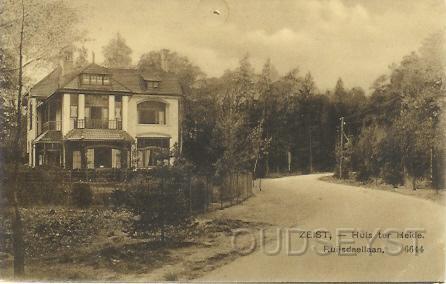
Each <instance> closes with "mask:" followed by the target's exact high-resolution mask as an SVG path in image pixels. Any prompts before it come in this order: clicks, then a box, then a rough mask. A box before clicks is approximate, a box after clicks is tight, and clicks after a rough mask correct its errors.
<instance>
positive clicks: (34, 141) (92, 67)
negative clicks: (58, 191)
mask: <svg viewBox="0 0 446 284" xmlns="http://www.w3.org/2000/svg"><path fill="white" fill-rule="evenodd" d="M27 97H28V100H27V103H28V120H27V153H28V157H29V165H30V166H32V167H35V166H41V165H50V166H60V167H63V168H66V169H85V168H87V169H95V168H149V167H151V166H154V165H156V164H157V163H159V162H160V157H161V156H162V155H160V153H166V152H168V150H169V149H172V147H173V146H174V145H176V144H177V145H180V144H181V141H180V119H181V117H180V113H181V99H182V91H181V88H180V85H179V84H178V81H177V80H176V79H175V78H174V76H173V75H172V74H170V73H167V72H161V73H141V72H139V71H138V70H136V69H119V68H105V67H103V66H100V65H97V64H95V63H91V64H89V65H88V66H85V67H83V68H74V67H73V56H72V53H69V52H67V53H65V55H64V60H63V62H62V64H61V65H60V67H59V68H56V69H55V70H54V71H53V72H51V73H50V74H49V75H47V76H46V77H45V78H44V79H42V80H41V81H40V82H38V83H37V84H36V85H35V86H34V87H33V88H31V90H30V92H29V93H28V94H27ZM163 159H167V158H166V157H164V158H163Z"/></svg>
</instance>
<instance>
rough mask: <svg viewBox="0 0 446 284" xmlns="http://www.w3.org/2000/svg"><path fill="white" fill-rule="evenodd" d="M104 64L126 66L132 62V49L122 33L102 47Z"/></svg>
mask: <svg viewBox="0 0 446 284" xmlns="http://www.w3.org/2000/svg"><path fill="white" fill-rule="evenodd" d="M102 53H103V55H104V65H105V66H107V67H113V68H126V67H130V65H131V64H132V57H131V55H132V49H131V48H130V47H129V46H128V45H127V44H126V43H125V39H124V38H123V37H122V36H121V34H120V33H117V34H116V37H115V38H113V39H111V40H110V41H109V42H108V44H107V45H105V46H103V47H102Z"/></svg>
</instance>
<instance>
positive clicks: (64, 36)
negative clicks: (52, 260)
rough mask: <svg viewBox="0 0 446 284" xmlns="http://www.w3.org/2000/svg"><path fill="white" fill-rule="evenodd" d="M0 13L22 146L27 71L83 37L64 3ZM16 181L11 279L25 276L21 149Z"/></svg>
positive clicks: (10, 6)
mask: <svg viewBox="0 0 446 284" xmlns="http://www.w3.org/2000/svg"><path fill="white" fill-rule="evenodd" d="M4 4H5V5H4V6H3V9H4V10H2V14H3V15H2V22H1V23H0V29H1V32H2V33H3V35H4V40H5V42H4V44H5V47H6V48H7V49H8V50H10V51H11V54H12V55H11V56H12V57H15V59H16V60H17V64H16V67H15V68H14V70H9V71H12V72H16V74H17V80H16V81H15V82H16V88H17V98H16V112H17V114H16V120H17V121H16V130H15V141H16V143H17V144H18V145H21V139H22V131H23V129H22V128H23V127H22V99H23V95H24V89H25V85H24V77H25V72H26V68H27V67H29V66H34V67H36V66H39V65H38V64H40V63H44V62H46V63H54V62H55V61H56V59H57V58H58V56H59V51H60V50H61V48H62V47H65V46H67V45H69V44H72V43H73V42H75V41H76V40H78V39H80V38H81V37H82V33H81V32H79V30H77V28H76V27H75V26H76V24H77V22H78V20H79V18H78V17H77V11H76V10H74V9H73V8H71V7H70V6H68V5H67V4H66V2H63V1H52V2H47V3H45V2H39V1H34V0H21V1H20V2H18V1H17V2H15V1H7V2H5V3H4ZM14 149H15V151H14V157H15V159H14V173H13V180H14V181H15V183H14V187H13V188H12V194H11V195H12V200H11V201H12V202H11V203H12V204H11V205H12V207H13V214H12V231H13V253H14V276H15V277H21V276H23V275H24V273H25V243H24V227H23V223H22V218H21V214H20V209H19V200H18V197H17V193H18V191H19V178H20V177H19V166H20V163H21V157H22V152H21V151H22V149H21V147H15V148H14Z"/></svg>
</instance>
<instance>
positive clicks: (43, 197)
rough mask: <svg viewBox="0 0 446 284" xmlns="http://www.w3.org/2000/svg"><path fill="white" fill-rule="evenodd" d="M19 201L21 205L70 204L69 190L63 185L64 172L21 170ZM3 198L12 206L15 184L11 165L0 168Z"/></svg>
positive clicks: (59, 170) (56, 170) (56, 169)
mask: <svg viewBox="0 0 446 284" xmlns="http://www.w3.org/2000/svg"><path fill="white" fill-rule="evenodd" d="M19 175H20V177H21V178H20V179H19V185H18V189H19V190H18V194H17V195H18V200H19V202H20V204H22V205H24V206H27V205H48V204H57V205H65V204H68V198H67V197H69V190H68V187H67V186H66V185H64V183H63V177H64V171H63V170H61V169H59V168H35V169H31V168H26V167H23V168H20V169H19ZM0 176H1V177H2V179H1V193H0V195H1V197H2V198H3V199H6V200H4V202H8V203H9V204H11V199H12V188H13V185H14V183H15V180H14V169H13V167H12V166H11V165H7V164H2V166H1V167H0Z"/></svg>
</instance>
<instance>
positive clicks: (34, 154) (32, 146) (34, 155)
mask: <svg viewBox="0 0 446 284" xmlns="http://www.w3.org/2000/svg"><path fill="white" fill-rule="evenodd" d="M31 148H32V163H31V166H32V167H33V168H34V167H35V166H36V144H34V142H31Z"/></svg>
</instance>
